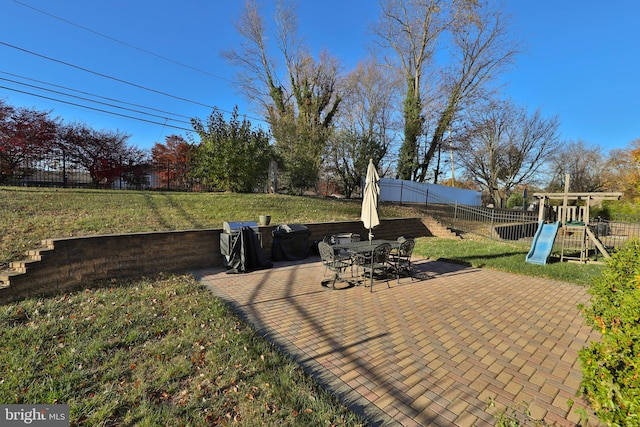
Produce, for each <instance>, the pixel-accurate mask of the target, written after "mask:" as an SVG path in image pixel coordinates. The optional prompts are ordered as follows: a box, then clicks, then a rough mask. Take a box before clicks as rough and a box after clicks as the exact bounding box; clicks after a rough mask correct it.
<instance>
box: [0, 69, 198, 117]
mask: <svg viewBox="0 0 640 427" xmlns="http://www.w3.org/2000/svg"><path fill="white" fill-rule="evenodd" d="M0 80H4V81H6V82H10V83H15V84H18V85H22V86H27V87H30V88H33V89H38V90H44V91H47V92H51V93H55V94H57V95H63V96H68V97H70V98H76V99H80V100H82V101H89V102H94V103H96V104H100V105H105V106H107V107H113V108H119V109H121V110H126V111H131V112H133V113H139V114H145V115H147V116H151V117H158V118H161V119H165V121H166V120H171V121H174V122H178V123H185V124H190V123H191V122H187V121H184V120H178V119H171V118H168V117H165V116H160V115H158V114H153V113H147V112H146V111H140V110H134V109H132V108H127V107H121V106H119V105H115V104H109V103H106V102H101V101H96V100H93V99H90V98H85V97H82V96H77V95H71V94H68V93H64V92H60V91H57V90H53V89H47V88H44V87H41V86H36V85H32V84H29V83H23V82H19V81H17V80H11V79H6V78H4V77H0Z"/></svg>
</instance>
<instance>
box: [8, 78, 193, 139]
mask: <svg viewBox="0 0 640 427" xmlns="http://www.w3.org/2000/svg"><path fill="white" fill-rule="evenodd" d="M0 89H6V90H10V91H13V92H18V93H22V94H25V95H30V96H35V97H38V98H43V99H48V100H50V101H55V102H61V103H63V104H67V105H72V106H74V107H80V108H86V109H88V110H93V111H99V112H101V113H107V114H111V115H114V116H118V117H124V118H127V119H133V120H138V121H141V122H145V123H151V124H154V125H162V126H166V127H170V128H173V129H179V130H184V131H187V132H193V129H187V128H182V127H179V126H174V125H169V124H165V123H161V122H154V121H152V120H147V119H143V118H140V117H134V116H129V115H126V114H120V113H116V112H113V111H108V110H103V109H100V108H95V107H89V106H88V105H82V104H76V103H74V102H69V101H64V100H61V99H57V98H51V97H49V96H44V95H38V94H36V93H31V92H27V91H23V90H19V89H14V88H11V87H7V86H1V85H0Z"/></svg>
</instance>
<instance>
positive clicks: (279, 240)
mask: <svg viewBox="0 0 640 427" xmlns="http://www.w3.org/2000/svg"><path fill="white" fill-rule="evenodd" d="M271 234H272V235H273V245H272V247H271V259H272V260H274V261H298V260H301V259H305V258H306V257H308V256H309V236H310V235H311V232H310V231H309V229H308V228H307V226H306V225H303V224H282V225H279V226H277V227H276V228H274V229H273V231H272V232H271Z"/></svg>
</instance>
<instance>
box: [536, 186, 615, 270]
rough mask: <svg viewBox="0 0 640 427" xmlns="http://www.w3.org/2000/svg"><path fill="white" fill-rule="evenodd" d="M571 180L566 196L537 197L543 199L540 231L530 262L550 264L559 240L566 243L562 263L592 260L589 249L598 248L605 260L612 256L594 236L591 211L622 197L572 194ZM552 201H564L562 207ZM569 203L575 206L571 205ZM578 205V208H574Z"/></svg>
mask: <svg viewBox="0 0 640 427" xmlns="http://www.w3.org/2000/svg"><path fill="white" fill-rule="evenodd" d="M568 188H569V177H568V175H567V177H566V178H565V191H564V193H534V194H533V196H534V197H537V198H538V199H539V207H538V230H537V231H536V234H535V236H534V238H533V242H532V244H531V250H530V251H529V253H528V254H527V256H526V262H528V263H532V264H546V262H547V260H548V258H549V255H550V254H551V251H552V249H553V247H554V243H555V241H556V239H557V237H558V236H560V238H561V239H562V241H561V251H560V261H565V260H567V261H579V262H581V263H586V262H587V261H589V260H590V258H589V249H590V247H594V248H595V249H597V250H598V251H599V252H600V253H601V254H602V256H603V257H605V258H609V257H610V255H609V252H608V251H607V249H606V247H605V246H604V245H603V244H602V242H601V241H600V239H599V238H598V233H597V232H594V228H595V225H593V224H591V223H590V219H589V210H590V207H591V204H592V202H594V201H598V202H600V201H603V200H619V199H620V197H622V193H617V192H612V193H569V192H568ZM551 200H562V205H555V206H551V205H550V203H549V202H550V201H551ZM569 202H571V203H572V205H571V206H570V205H569ZM574 203H575V204H574Z"/></svg>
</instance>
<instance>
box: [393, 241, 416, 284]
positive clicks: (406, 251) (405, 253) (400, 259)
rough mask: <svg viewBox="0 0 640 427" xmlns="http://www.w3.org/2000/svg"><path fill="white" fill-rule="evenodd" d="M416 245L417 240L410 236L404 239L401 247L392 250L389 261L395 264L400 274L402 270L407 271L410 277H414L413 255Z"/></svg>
mask: <svg viewBox="0 0 640 427" xmlns="http://www.w3.org/2000/svg"><path fill="white" fill-rule="evenodd" d="M403 239H404V238H403ZM398 240H399V239H398ZM415 245H416V241H415V240H414V239H412V238H408V239H404V240H403V241H402V243H400V247H399V248H398V249H396V250H393V251H391V253H390V255H389V261H390V262H391V263H392V264H393V265H394V267H395V269H396V271H397V272H398V274H400V272H406V274H407V275H408V276H409V277H413V274H412V271H413V270H412V266H411V255H412V254H413V248H414V247H415Z"/></svg>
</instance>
